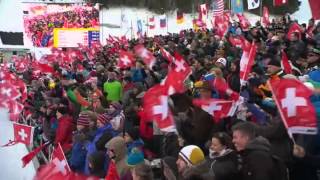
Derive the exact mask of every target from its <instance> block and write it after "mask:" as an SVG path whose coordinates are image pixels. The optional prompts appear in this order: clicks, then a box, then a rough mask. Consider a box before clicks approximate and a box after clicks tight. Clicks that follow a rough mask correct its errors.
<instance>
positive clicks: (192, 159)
mask: <svg viewBox="0 0 320 180" xmlns="http://www.w3.org/2000/svg"><path fill="white" fill-rule="evenodd" d="M179 156H180V157H181V158H182V159H183V160H184V161H185V162H186V163H188V164H189V165H197V164H199V163H201V162H202V161H203V160H204V154H203V152H202V150H201V149H200V148H199V147H198V146H195V145H189V146H186V147H184V148H182V149H181V150H180V152H179Z"/></svg>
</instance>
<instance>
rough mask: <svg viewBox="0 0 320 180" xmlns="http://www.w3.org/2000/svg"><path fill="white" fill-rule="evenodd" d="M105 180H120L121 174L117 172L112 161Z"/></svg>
mask: <svg viewBox="0 0 320 180" xmlns="http://www.w3.org/2000/svg"><path fill="white" fill-rule="evenodd" d="M105 180H120V177H119V174H118V172H117V168H116V164H115V163H114V161H113V160H111V161H110V164H109V167H108V172H107V175H106V178H105Z"/></svg>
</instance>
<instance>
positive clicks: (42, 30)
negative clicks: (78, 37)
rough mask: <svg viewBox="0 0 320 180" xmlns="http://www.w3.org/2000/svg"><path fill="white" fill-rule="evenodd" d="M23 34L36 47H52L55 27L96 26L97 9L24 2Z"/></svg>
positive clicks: (79, 27) (81, 27) (72, 5)
mask: <svg viewBox="0 0 320 180" xmlns="http://www.w3.org/2000/svg"><path fill="white" fill-rule="evenodd" d="M23 14H24V27H25V28H24V29H25V35H27V37H28V38H30V40H31V41H32V43H33V46H36V47H53V45H54V37H53V36H54V34H53V33H54V29H56V28H71V29H73V30H74V29H83V28H98V27H99V11H98V9H96V8H94V7H93V6H89V5H76V4H34V3H25V4H24V10H23Z"/></svg>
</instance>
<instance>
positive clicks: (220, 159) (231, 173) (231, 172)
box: [210, 149, 238, 180]
mask: <svg viewBox="0 0 320 180" xmlns="http://www.w3.org/2000/svg"><path fill="white" fill-rule="evenodd" d="M237 166H238V163H237V154H236V152H235V151H233V150H231V149H227V150H226V151H225V152H224V153H223V154H222V155H220V156H217V157H214V158H213V159H212V160H211V163H210V170H211V171H212V172H213V174H214V179H215V180H233V179H237V177H238V176H237V175H238V170H237Z"/></svg>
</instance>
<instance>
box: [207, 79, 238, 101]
mask: <svg viewBox="0 0 320 180" xmlns="http://www.w3.org/2000/svg"><path fill="white" fill-rule="evenodd" d="M212 85H213V87H214V88H215V89H216V90H217V91H218V92H219V94H220V95H223V94H227V95H228V96H230V98H231V99H232V100H233V101H238V100H239V98H240V95H239V93H237V92H235V91H233V90H232V89H230V87H229V85H228V84H227V82H226V81H225V79H223V78H214V80H213V84H212Z"/></svg>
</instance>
